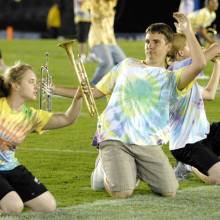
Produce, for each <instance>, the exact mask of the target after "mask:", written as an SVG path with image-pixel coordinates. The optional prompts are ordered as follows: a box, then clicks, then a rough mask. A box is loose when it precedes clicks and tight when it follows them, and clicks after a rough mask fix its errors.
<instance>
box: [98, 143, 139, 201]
mask: <svg viewBox="0 0 220 220" xmlns="http://www.w3.org/2000/svg"><path fill="white" fill-rule="evenodd" d="M99 148H100V153H101V160H102V162H103V169H104V173H105V179H104V184H105V189H106V191H107V192H108V193H109V194H110V195H111V196H113V197H116V198H127V197H129V196H131V195H132V193H133V190H134V189H135V185H136V176H137V172H136V164H135V160H134V158H133V156H132V155H131V154H130V152H129V149H128V148H127V146H126V145H124V144H122V143H121V142H119V141H104V142H102V143H100V145H99Z"/></svg>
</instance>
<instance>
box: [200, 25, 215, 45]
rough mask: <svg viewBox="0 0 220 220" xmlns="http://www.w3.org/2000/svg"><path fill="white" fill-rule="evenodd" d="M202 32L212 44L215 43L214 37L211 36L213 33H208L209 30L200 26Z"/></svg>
mask: <svg viewBox="0 0 220 220" xmlns="http://www.w3.org/2000/svg"><path fill="white" fill-rule="evenodd" d="M200 34H201V35H202V37H203V38H204V39H205V40H206V41H207V42H208V43H209V44H212V43H214V42H215V41H214V39H213V37H211V35H209V34H208V31H207V29H206V28H203V27H201V28H200Z"/></svg>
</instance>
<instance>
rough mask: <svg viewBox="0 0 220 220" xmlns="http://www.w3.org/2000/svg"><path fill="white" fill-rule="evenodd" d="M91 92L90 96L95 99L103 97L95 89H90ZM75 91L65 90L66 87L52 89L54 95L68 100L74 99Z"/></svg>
mask: <svg viewBox="0 0 220 220" xmlns="http://www.w3.org/2000/svg"><path fill="white" fill-rule="evenodd" d="M91 90H92V94H93V96H94V98H95V99H98V98H101V97H103V96H105V95H104V94H103V93H102V92H101V91H99V90H98V89H96V88H95V87H94V88H91ZM76 91H77V89H76V88H66V87H56V86H54V87H53V94H54V95H60V96H64V97H69V98H72V97H74V95H75V94H76Z"/></svg>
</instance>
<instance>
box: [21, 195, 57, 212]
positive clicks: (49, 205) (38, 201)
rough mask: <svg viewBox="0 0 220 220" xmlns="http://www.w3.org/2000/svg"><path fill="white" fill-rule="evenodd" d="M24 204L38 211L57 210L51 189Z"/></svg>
mask: <svg viewBox="0 0 220 220" xmlns="http://www.w3.org/2000/svg"><path fill="white" fill-rule="evenodd" d="M24 204H25V206H27V207H29V208H31V209H32V210H33V211H36V212H54V211H55V210H56V201H55V199H54V197H53V195H52V194H51V193H50V192H49V191H47V192H44V193H42V194H41V195H39V196H37V197H36V198H34V199H31V200H29V201H27V202H25V203H24Z"/></svg>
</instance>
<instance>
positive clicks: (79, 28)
mask: <svg viewBox="0 0 220 220" xmlns="http://www.w3.org/2000/svg"><path fill="white" fill-rule="evenodd" d="M90 24H91V23H90V22H79V23H77V24H76V32H77V40H78V42H79V43H86V41H87V39H88V34H89V29H90Z"/></svg>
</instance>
